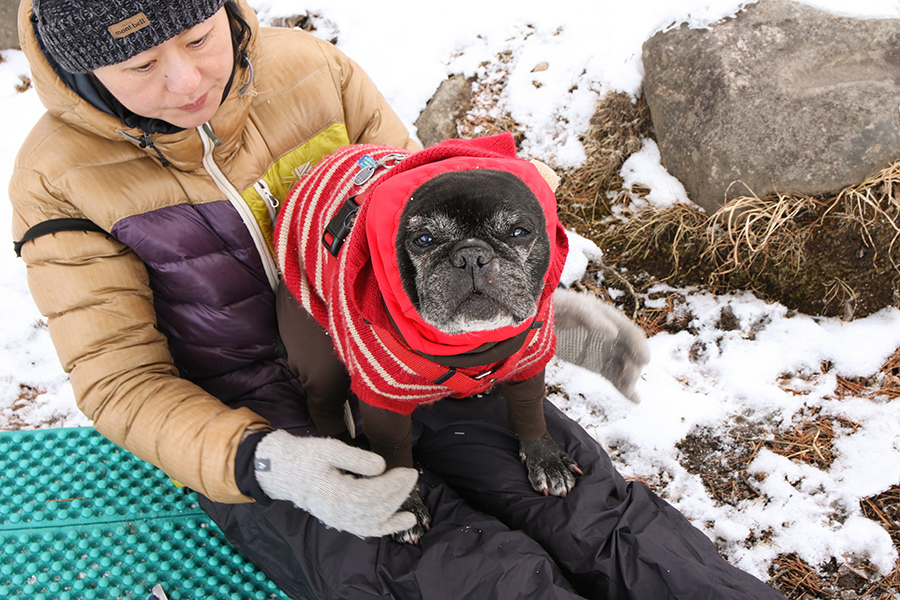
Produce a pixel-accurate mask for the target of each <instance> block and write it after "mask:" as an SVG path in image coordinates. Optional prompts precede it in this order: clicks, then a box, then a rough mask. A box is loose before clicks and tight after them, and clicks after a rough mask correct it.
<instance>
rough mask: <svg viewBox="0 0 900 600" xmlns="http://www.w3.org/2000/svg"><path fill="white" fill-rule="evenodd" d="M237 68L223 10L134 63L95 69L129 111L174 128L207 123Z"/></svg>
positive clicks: (130, 61) (121, 63)
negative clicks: (232, 72) (233, 69)
mask: <svg viewBox="0 0 900 600" xmlns="http://www.w3.org/2000/svg"><path fill="white" fill-rule="evenodd" d="M233 66H234V53H233V49H232V45H231V27H230V24H229V22H228V15H227V13H226V12H225V9H224V8H221V9H219V11H218V12H216V14H214V15H213V16H212V17H210V18H209V19H207V20H206V21H203V22H202V23H198V24H197V25H194V26H193V27H191V28H190V29H188V30H186V31H184V32H182V33H180V34H179V35H176V36H175V37H173V38H171V39H169V40H166V41H165V42H163V43H162V44H160V45H158V46H154V47H153V48H150V49H149V50H145V51H144V52H141V53H140V54H136V55H134V56H133V57H131V58H130V59H128V60H126V61H124V62H120V63H116V64H114V65H109V66H106V67H100V68H99V69H97V70H96V71H94V75H96V76H97V79H99V80H100V82H101V83H102V84H103V85H105V86H106V89H108V90H109V91H110V92H111V93H112V95H113V96H115V97H116V99H118V101H119V102H121V103H122V104H123V105H124V106H125V108H127V109H129V110H130V111H132V112H133V113H135V114H138V115H141V116H144V117H150V118H154V119H162V120H163V121H167V122H168V123H171V124H172V125H176V126H178V127H183V128H185V129H187V128H190V127H198V126H200V125H202V124H203V123H206V122H207V121H208V120H209V119H210V118H212V116H213V114H215V112H216V110H217V109H218V108H219V103H220V102H221V100H222V94H223V93H224V91H225V86H226V85H227V84H228V79H229V78H230V77H231V71H232V68H233Z"/></svg>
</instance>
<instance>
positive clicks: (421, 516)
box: [393, 490, 431, 544]
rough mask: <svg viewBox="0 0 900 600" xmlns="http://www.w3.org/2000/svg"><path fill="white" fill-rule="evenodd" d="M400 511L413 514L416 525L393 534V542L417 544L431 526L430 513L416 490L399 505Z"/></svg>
mask: <svg viewBox="0 0 900 600" xmlns="http://www.w3.org/2000/svg"><path fill="white" fill-rule="evenodd" d="M400 510H402V511H407V512H411V513H412V514H414V515H415V516H416V524H415V525H413V526H412V527H410V528H409V529H406V530H404V531H398V532H397V533H395V534H394V535H393V538H394V540H395V541H398V542H401V543H405V544H418V543H419V540H420V539H421V538H422V536H423V535H425V532H426V531H428V527H429V525H431V513H429V512H428V508H427V507H426V506H425V503H424V502H422V497H421V496H419V492H417V491H416V490H413V491H412V492H410V494H409V498H407V499H406V500H404V501H403V504H401V505H400Z"/></svg>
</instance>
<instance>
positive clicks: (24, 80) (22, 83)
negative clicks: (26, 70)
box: [16, 75, 31, 94]
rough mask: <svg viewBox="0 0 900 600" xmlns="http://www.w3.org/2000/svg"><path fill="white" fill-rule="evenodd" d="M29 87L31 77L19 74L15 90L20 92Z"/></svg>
mask: <svg viewBox="0 0 900 600" xmlns="http://www.w3.org/2000/svg"><path fill="white" fill-rule="evenodd" d="M30 89H31V77H27V76H25V75H19V83H17V84H16V91H17V92H19V93H20V94H22V93H25V92H27V91H28V90H30Z"/></svg>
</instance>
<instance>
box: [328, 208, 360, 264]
mask: <svg viewBox="0 0 900 600" xmlns="http://www.w3.org/2000/svg"><path fill="white" fill-rule="evenodd" d="M355 198H356V196H350V197H349V198H347V199H346V200H344V203H343V204H341V207H340V208H339V209H338V211H337V214H335V215H334V217H332V219H331V220H330V221H328V225H326V226H325V233H323V234H322V244H323V245H324V246H325V248H326V249H327V250H328V253H329V254H331V255H332V256H334V257H337V255H338V251H339V250H340V249H341V246H343V245H344V239H345V238H346V237H347V236H348V235H350V230H351V229H353V223H354V222H356V214H357V213H358V212H359V205H358V204H357V203H356V202H355Z"/></svg>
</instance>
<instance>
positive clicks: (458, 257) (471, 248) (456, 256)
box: [450, 240, 494, 269]
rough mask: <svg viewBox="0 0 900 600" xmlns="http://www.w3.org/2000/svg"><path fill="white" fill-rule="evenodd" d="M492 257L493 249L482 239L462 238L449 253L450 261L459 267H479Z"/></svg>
mask: <svg viewBox="0 0 900 600" xmlns="http://www.w3.org/2000/svg"><path fill="white" fill-rule="evenodd" d="M493 259H494V249H493V248H491V247H490V246H489V245H488V244H487V243H485V242H483V241H482V240H463V241H461V242H459V243H458V244H457V245H456V246H455V247H454V248H453V252H452V253H451V254H450V263H451V264H452V265H453V266H454V267H457V268H459V269H465V268H467V267H472V268H481V267H483V266H485V265H486V264H488V263H489V262H491V260H493Z"/></svg>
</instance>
